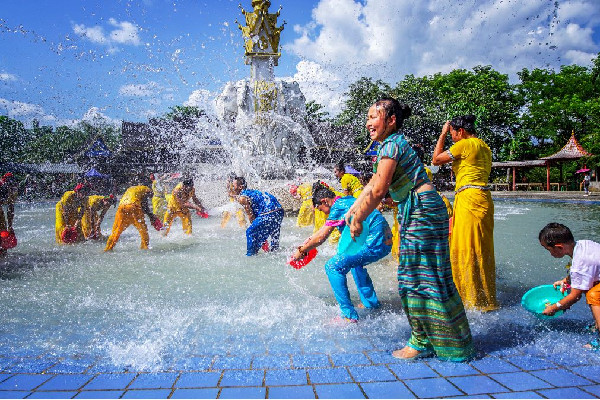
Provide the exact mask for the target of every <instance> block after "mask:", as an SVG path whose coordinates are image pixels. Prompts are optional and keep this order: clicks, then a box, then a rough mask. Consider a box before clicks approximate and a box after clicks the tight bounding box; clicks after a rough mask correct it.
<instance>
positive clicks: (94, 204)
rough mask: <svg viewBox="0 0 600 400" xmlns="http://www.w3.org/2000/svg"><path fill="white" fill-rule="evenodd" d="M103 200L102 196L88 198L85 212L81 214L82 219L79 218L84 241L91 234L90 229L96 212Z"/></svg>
mask: <svg viewBox="0 0 600 400" xmlns="http://www.w3.org/2000/svg"><path fill="white" fill-rule="evenodd" d="M103 199H104V196H99V195H92V196H88V199H87V204H86V207H85V211H84V212H83V217H82V218H81V230H82V231H83V235H84V236H85V238H86V239H88V238H89V237H90V236H91V234H92V233H93V232H92V227H93V225H94V218H95V217H96V213H97V212H98V206H99V205H100V203H101V202H102V200H103Z"/></svg>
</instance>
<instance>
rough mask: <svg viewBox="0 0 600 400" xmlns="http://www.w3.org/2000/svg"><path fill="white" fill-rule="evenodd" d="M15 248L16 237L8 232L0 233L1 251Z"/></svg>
mask: <svg viewBox="0 0 600 400" xmlns="http://www.w3.org/2000/svg"><path fill="white" fill-rule="evenodd" d="M16 246H17V237H16V236H15V234H14V233H10V232H8V231H2V232H0V247H2V248H3V249H12V248H13V247H16Z"/></svg>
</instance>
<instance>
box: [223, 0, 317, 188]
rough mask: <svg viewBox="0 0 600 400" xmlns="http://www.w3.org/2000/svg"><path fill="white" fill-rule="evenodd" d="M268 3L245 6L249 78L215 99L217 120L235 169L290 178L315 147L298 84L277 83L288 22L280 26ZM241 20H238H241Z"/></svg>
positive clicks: (256, 1) (230, 85)
mask: <svg viewBox="0 0 600 400" xmlns="http://www.w3.org/2000/svg"><path fill="white" fill-rule="evenodd" d="M270 5H271V2H270V1H269V0H253V1H252V7H253V11H252V12H249V11H246V10H244V9H243V8H242V6H241V5H240V8H241V10H242V14H243V15H244V17H245V25H244V26H242V25H241V24H239V22H238V26H239V28H240V30H241V31H242V36H243V38H244V40H245V57H246V64H248V65H250V68H251V73H250V78H248V79H244V80H241V81H238V82H229V83H227V84H226V85H225V88H224V89H223V91H222V93H221V94H220V95H219V96H218V98H217V100H216V108H217V113H218V117H219V119H220V121H221V123H222V124H223V126H224V129H223V131H224V132H226V134H224V135H221V141H222V142H223V145H224V146H225V147H227V148H229V149H230V151H231V154H232V161H233V165H234V169H236V170H240V171H244V172H247V171H248V170H251V171H255V173H256V174H257V175H259V176H262V177H269V178H288V177H290V176H292V174H293V173H294V170H295V169H296V168H298V167H299V166H300V165H302V164H303V161H305V160H302V159H301V158H302V157H301V153H303V152H304V154H306V149H310V148H311V147H314V142H313V140H312V137H311V136H310V134H309V130H308V127H307V125H306V121H305V119H306V104H305V98H304V95H303V94H302V92H301V91H300V87H299V85H298V83H297V82H291V83H290V82H285V81H282V80H277V79H275V76H274V67H275V66H277V64H278V60H279V57H280V56H281V53H280V52H279V39H280V34H281V31H282V30H283V28H284V25H285V22H284V23H283V25H281V26H279V27H278V26H277V18H278V17H279V15H280V11H281V8H280V9H279V10H278V11H277V13H274V14H272V13H269V7H270ZM236 22H237V21H236Z"/></svg>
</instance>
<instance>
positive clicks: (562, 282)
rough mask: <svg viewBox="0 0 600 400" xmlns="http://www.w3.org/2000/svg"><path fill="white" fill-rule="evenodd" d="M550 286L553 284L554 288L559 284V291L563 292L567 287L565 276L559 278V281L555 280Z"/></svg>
mask: <svg viewBox="0 0 600 400" xmlns="http://www.w3.org/2000/svg"><path fill="white" fill-rule="evenodd" d="M552 286H554V287H555V288H556V287H558V286H560V292H561V293H564V292H565V290H567V289H568V285H567V278H565V279H561V280H560V281H556V282H554V283H553V284H552Z"/></svg>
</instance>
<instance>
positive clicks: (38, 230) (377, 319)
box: [0, 201, 600, 370]
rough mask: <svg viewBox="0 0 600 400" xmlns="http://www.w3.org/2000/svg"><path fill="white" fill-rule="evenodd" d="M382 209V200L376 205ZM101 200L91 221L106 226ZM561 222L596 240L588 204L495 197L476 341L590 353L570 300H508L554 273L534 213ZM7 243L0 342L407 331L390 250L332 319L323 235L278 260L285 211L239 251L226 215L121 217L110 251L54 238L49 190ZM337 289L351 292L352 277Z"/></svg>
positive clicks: (130, 355)
mask: <svg viewBox="0 0 600 400" xmlns="http://www.w3.org/2000/svg"><path fill="white" fill-rule="evenodd" d="M387 217H388V220H391V214H390V215H388V216H387ZM113 218H114V209H111V211H109V214H108V216H107V218H106V220H105V221H104V224H103V232H104V233H105V234H107V233H108V231H109V229H110V227H111V226H112V222H113ZM551 221H556V222H561V223H564V224H566V225H568V226H569V227H570V228H571V229H572V230H573V232H574V234H575V237H576V239H583V238H585V239H592V240H597V241H600V206H595V205H578V204H568V203H535V202H519V201H497V202H496V228H495V248H496V262H497V270H498V294H499V299H500V302H501V304H502V309H501V310H499V311H497V312H492V313H487V314H481V313H477V312H469V313H468V316H469V321H470V324H471V328H472V331H473V336H474V340H475V342H476V345H477V348H478V350H479V352H480V354H488V353H491V352H501V353H502V352H512V351H515V350H518V351H531V352H545V353H547V352H550V353H553V354H555V355H557V356H561V355H562V354H569V356H572V355H573V354H576V355H578V356H580V357H597V355H595V354H593V353H590V352H586V351H584V350H582V349H580V347H581V345H582V344H584V343H585V342H586V341H587V340H589V336H588V335H587V334H585V333H584V331H583V328H584V327H585V325H586V324H587V323H589V322H591V314H590V311H589V309H588V308H587V305H585V302H584V300H582V301H580V302H579V303H578V304H576V305H575V307H573V309H572V310H570V311H568V312H567V313H565V315H564V316H562V317H560V318H556V319H553V320H550V321H541V320H538V319H537V318H535V317H534V316H533V315H530V314H528V313H527V312H526V311H524V310H523V309H522V308H521V306H520V298H521V296H522V295H523V293H525V292H526V291H527V290H528V289H529V288H531V287H533V286H537V285H540V284H545V283H551V282H553V281H555V280H558V279H560V278H562V277H564V276H565V274H566V270H565V268H564V266H565V265H566V263H567V261H568V260H567V259H553V258H552V257H550V255H549V254H548V252H547V251H546V250H545V249H543V248H542V247H541V246H540V245H539V243H538V241H537V235H538V232H539V230H540V229H541V228H542V227H543V226H544V225H545V224H546V223H548V222H551ZM15 230H16V232H17V235H18V239H19V246H18V247H17V248H15V249H13V250H12V251H10V252H9V254H8V255H7V256H6V257H4V258H3V259H1V260H0V304H2V307H0V318H1V321H2V324H1V326H0V355H3V356H17V357H19V356H31V355H34V356H37V355H42V354H44V355H49V356H53V357H54V356H56V357H81V356H85V357H89V358H92V359H97V360H101V362H103V363H106V364H110V365H114V366H119V367H123V368H131V369H136V370H161V369H168V368H172V367H174V366H179V367H182V368H185V366H186V362H187V360H189V358H190V357H192V356H197V357H203V356H207V357H211V356H214V355H260V354H293V353H298V352H304V353H329V352H338V351H352V352H356V351H361V348H359V347H357V346H359V344H357V343H360V341H362V340H365V339H367V340H369V341H370V343H371V344H372V345H373V347H375V348H378V349H381V350H392V349H395V348H397V347H398V346H401V345H402V344H403V343H404V342H405V341H406V339H407V338H408V334H409V328H408V323H407V322H406V319H405V317H404V315H403V312H402V311H401V308H400V305H399V299H398V296H397V283H396V266H395V265H394V263H393V261H392V260H391V256H390V257H388V258H386V259H384V260H382V261H381V262H379V263H376V264H373V265H371V266H369V273H370V274H371V277H372V278H373V280H374V284H375V288H376V290H377V293H378V295H379V298H380V300H381V301H382V304H383V306H382V307H381V308H380V309H379V310H376V311H374V312H367V311H365V310H359V314H360V315H361V321H360V323H359V324H357V325H351V326H345V325H340V324H339V323H336V322H335V321H333V320H334V318H335V317H336V316H337V315H338V314H339V311H338V307H337V304H336V303H335V299H334V298H333V293H332V292H331V289H330V287H329V284H328V281H327V277H326V275H325V273H324V271H323V265H324V264H325V261H326V260H327V259H328V257H329V256H331V255H333V254H334V253H335V248H333V247H331V246H329V245H323V246H322V247H321V248H320V251H319V255H318V256H317V258H316V259H315V260H314V261H313V262H312V263H311V264H309V265H308V266H306V267H304V268H303V269H301V270H295V269H293V268H291V267H289V266H288V265H286V258H287V256H288V254H289V253H290V252H291V249H293V248H294V247H295V246H297V245H298V244H300V243H301V242H302V241H303V240H304V238H305V237H307V236H308V235H309V234H310V233H311V231H312V230H311V229H309V228H297V227H296V226H295V218H293V217H286V218H285V219H284V223H283V226H282V249H281V250H280V251H279V252H276V253H271V254H265V253H260V254H259V255H258V256H255V257H246V256H245V234H244V229H243V228H241V227H239V226H238V225H237V221H235V219H234V218H232V220H231V221H230V222H229V224H228V226H227V227H226V228H224V229H223V228H221V227H220V218H218V217H211V218H209V219H195V220H194V233H193V235H192V236H191V237H186V236H185V235H184V234H183V233H182V231H181V224H180V222H179V220H176V222H175V225H174V227H173V229H172V231H171V232H172V233H171V235H170V236H169V237H167V238H163V237H161V236H160V235H159V233H158V232H156V231H153V230H152V231H151V232H150V245H151V250H149V251H142V250H139V235H138V233H137V231H136V230H135V228H133V227H130V228H128V229H127V230H126V231H125V233H124V234H123V235H122V237H121V240H120V241H119V243H118V244H117V246H116V247H115V250H114V251H113V252H112V253H104V252H103V251H102V250H103V248H104V244H105V241H101V242H87V243H84V244H80V245H76V246H58V245H56V244H55V243H54V204H53V203H50V202H47V203H34V204H31V203H22V204H19V205H18V207H17V217H16V218H15ZM350 288H351V289H350V291H351V294H352V295H353V298H354V299H357V294H356V290H355V288H354V286H353V283H351V284H350Z"/></svg>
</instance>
